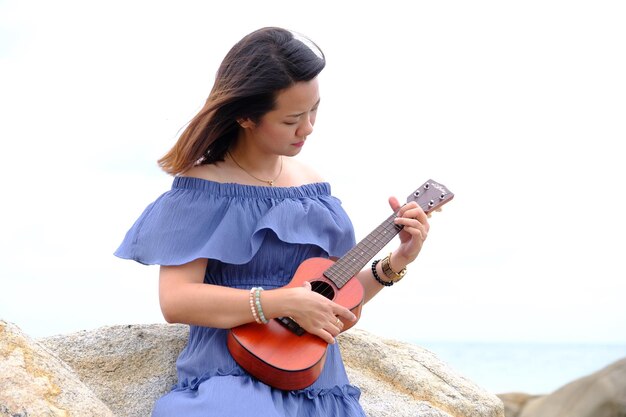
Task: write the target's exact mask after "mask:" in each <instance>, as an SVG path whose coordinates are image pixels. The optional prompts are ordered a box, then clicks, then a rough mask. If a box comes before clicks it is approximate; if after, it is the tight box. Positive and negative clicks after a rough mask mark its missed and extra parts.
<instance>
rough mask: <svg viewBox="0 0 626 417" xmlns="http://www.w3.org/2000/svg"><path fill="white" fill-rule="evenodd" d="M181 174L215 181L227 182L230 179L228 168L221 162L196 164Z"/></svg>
mask: <svg viewBox="0 0 626 417" xmlns="http://www.w3.org/2000/svg"><path fill="white" fill-rule="evenodd" d="M182 175H183V176H185V177H194V178H201V179H203V180H209V181H216V182H228V181H229V179H230V175H229V170H228V168H225V167H224V163H223V162H218V163H215V164H206V165H196V166H194V167H192V168H190V169H188V170H187V171H185V172H184V173H183V174H182Z"/></svg>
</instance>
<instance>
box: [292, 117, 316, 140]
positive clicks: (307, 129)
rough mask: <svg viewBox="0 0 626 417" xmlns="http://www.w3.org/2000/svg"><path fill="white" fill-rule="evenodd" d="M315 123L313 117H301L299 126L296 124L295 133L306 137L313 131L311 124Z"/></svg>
mask: <svg viewBox="0 0 626 417" xmlns="http://www.w3.org/2000/svg"><path fill="white" fill-rule="evenodd" d="M314 123H315V119H311V117H305V118H303V119H302V122H301V123H300V126H298V131H297V132H296V134H297V135H298V136H299V137H306V136H309V135H310V134H311V133H313V124H314Z"/></svg>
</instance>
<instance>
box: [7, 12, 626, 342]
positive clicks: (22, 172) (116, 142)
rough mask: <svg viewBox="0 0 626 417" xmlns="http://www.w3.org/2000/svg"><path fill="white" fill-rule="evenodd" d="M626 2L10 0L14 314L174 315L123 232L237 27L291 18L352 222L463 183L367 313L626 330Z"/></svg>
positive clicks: (166, 182)
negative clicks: (316, 58)
mask: <svg viewBox="0 0 626 417" xmlns="http://www.w3.org/2000/svg"><path fill="white" fill-rule="evenodd" d="M319 3H321V4H319ZM625 21H626V6H625V4H624V3H623V2H621V1H586V2H585V1H553V0H542V1H534V0H530V1H523V2H521V1H519V2H508V1H472V2H467V1H447V2H432V1H430V2H408V1H407V2H380V1H379V2H364V1H358V2H357V1H352V2H350V1H346V2H338V1H335V2H309V3H301V2H300V3H299V2H293V1H275V2H257V1H248V2H237V1H230V2H205V1H185V2H160V1H150V2H148V1H141V2H140V1H136V2H127V1H106V2H105V1H101V2H80V1H75V2H69V1H55V2H46V1H22V2H18V1H0V138H1V143H2V151H3V152H2V154H3V161H2V164H1V165H0V167H1V168H0V169H1V170H2V172H1V174H2V178H3V187H2V188H3V195H4V196H3V197H2V201H3V203H2V204H1V205H0V207H1V208H0V210H2V213H1V216H0V230H1V232H0V253H2V255H1V258H0V318H2V319H4V320H8V321H11V322H14V323H16V324H18V325H19V326H20V327H22V328H23V329H24V330H25V331H26V332H28V333H29V334H31V335H33V336H46V335H51V334H56V333H66V332H71V331H76V330H82V329H92V328H96V327H99V326H102V325H109V324H131V323H152V322H161V321H162V318H161V314H160V311H159V307H158V300H157V272H158V267H146V266H141V265H139V264H136V263H133V262H130V261H122V260H119V259H117V258H115V257H113V255H112V252H113V251H114V250H115V249H116V248H117V246H118V244H119V243H120V242H121V239H122V237H123V235H124V233H125V232H126V230H127V229H128V228H129V227H130V226H131V224H132V222H133V221H134V220H135V219H136V218H137V216H138V215H139V214H140V213H141V211H142V210H143V208H144V207H145V206H146V205H147V204H148V203H150V202H151V201H153V200H154V199H155V198H156V197H157V196H158V195H159V194H161V193H162V192H164V191H166V190H167V189H168V188H169V187H170V185H171V178H170V177H168V176H167V175H165V174H162V173H161V172H160V171H159V169H158V168H157V166H156V162H155V161H156V159H158V158H159V157H160V156H161V155H162V154H163V153H164V152H165V151H167V150H168V149H169V147H170V146H171V145H172V144H173V143H174V141H175V138H176V137H177V135H178V133H179V130H180V128H181V127H182V126H183V125H184V124H185V123H186V122H187V121H188V120H189V119H190V118H191V117H192V116H193V115H194V114H195V112H196V111H197V110H198V109H199V108H200V106H201V105H202V103H203V102H204V100H205V98H206V96H207V95H208V92H209V89H210V87H211V85H212V80H213V76H214V74H215V71H216V70H217V66H218V64H219V62H220V61H221V59H222V58H223V56H224V55H225V53H226V52H227V50H228V49H229V48H230V47H231V46H232V44H234V43H235V42H236V41H237V40H239V39H240V38H241V37H242V36H244V35H245V34H247V33H248V32H250V31H252V30H254V29H257V28H259V27H262V26H269V25H276V26H283V27H287V28H291V29H294V30H297V31H299V32H302V33H304V34H306V35H308V36H309V37H311V38H312V39H313V40H314V41H316V42H317V43H318V44H319V45H320V46H321V48H322V49H323V50H324V52H325V53H326V56H327V60H328V65H327V67H326V69H325V70H324V72H323V73H322V75H321V77H320V82H321V93H322V106H321V108H320V112H319V117H318V123H317V125H316V131H315V133H314V134H313V135H312V136H311V140H310V141H308V142H307V146H306V147H305V149H304V150H303V153H302V154H301V156H300V157H301V158H302V159H303V160H306V161H307V162H309V163H310V164H312V165H314V166H315V167H317V168H318V169H319V170H320V171H321V172H322V173H323V175H324V176H325V177H326V178H327V179H328V180H329V181H330V182H331V184H332V187H333V192H334V193H335V194H336V195H337V196H338V197H339V198H340V199H341V200H342V201H343V202H344V206H345V208H346V210H347V211H348V213H349V214H350V215H351V217H352V219H353V221H354V224H355V228H356V233H357V238H362V237H363V236H365V235H366V234H367V233H369V232H370V231H371V230H372V229H373V228H374V227H376V226H377V225H378V224H379V223H380V222H381V221H382V220H383V219H384V218H386V217H387V215H388V206H387V201H386V200H387V197H388V196H389V195H397V196H399V197H400V198H401V199H403V198H405V196H406V195H408V194H409V193H410V192H412V191H413V189H414V188H415V187H417V186H418V185H420V184H421V183H422V182H423V181H424V180H426V179H428V178H433V179H435V180H438V181H440V182H442V183H443V184H445V185H447V186H448V187H449V188H450V189H451V190H452V191H453V192H454V193H455V194H456V197H455V199H454V201H453V202H451V203H450V204H449V205H448V206H446V208H445V209H444V211H443V212H442V213H438V214H436V215H435V216H433V218H432V219H431V233H430V236H429V239H428V241H427V244H426V246H425V248H424V250H423V252H422V254H421V256H420V258H419V260H418V261H417V262H416V263H415V264H414V265H412V266H411V267H410V271H409V274H408V275H407V277H406V278H405V279H404V281H402V282H401V283H400V284H398V285H397V286H394V287H392V288H389V289H386V290H384V291H383V294H382V295H381V296H379V297H378V298H377V299H376V300H375V301H374V302H372V304H370V305H368V306H367V307H366V309H364V314H363V318H362V319H361V321H360V323H359V326H360V327H361V328H364V329H366V330H369V331H371V332H374V333H377V334H380V335H384V336H390V337H394V338H397V339H401V340H407V341H415V340H459V341H468V340H471V341H539V342H562V341H565V342H568V341H570V342H619V343H626V302H625V301H624V299H625V298H626V296H625V294H626V279H625V278H626V268H625V266H624V262H623V252H624V249H626V245H625V243H624V236H625V235H626V221H625V220H624V214H625V213H626V198H625V197H624V193H623V182H624V178H626V175H625V173H626V172H625V171H626V169H625V167H624V162H623V159H624V158H623V157H624V152H623V151H622V150H621V148H622V146H621V145H622V144H621V143H620V142H623V141H624V139H626V123H625V115H626V77H625V76H624V74H626V54H625V53H624V52H625V50H626V25H624V22H625ZM618 149H619V150H618ZM394 244H395V242H394Z"/></svg>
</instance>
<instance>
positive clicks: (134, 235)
mask: <svg viewBox="0 0 626 417" xmlns="http://www.w3.org/2000/svg"><path fill="white" fill-rule="evenodd" d="M324 65H325V60H324V56H323V54H322V52H321V51H320V50H319V49H318V48H317V47H316V46H315V45H314V44H313V43H312V42H310V41H309V40H307V39H305V38H302V37H301V36H298V35H294V34H293V33H292V32H290V31H287V30H284V29H280V28H263V29H260V30H257V31H255V32H253V33H251V34H249V35H247V36H246V37H244V38H243V39H242V40H241V41H239V42H238V43H237V44H236V45H235V46H234V47H233V48H232V49H231V50H230V51H229V52H228V54H227V55H226V57H225V59H224V61H223V62H222V64H221V66H220V68H219V70H218V73H217V75H216V80H215V84H214V87H213V89H212V91H211V93H210V95H209V97H208V99H207V101H206V104H205V105H204V107H203V108H202V110H201V111H200V112H199V113H198V114H197V115H196V116H195V117H194V118H193V120H192V121H191V122H190V123H189V125H188V126H187V128H186V129H185V130H184V132H183V133H182V135H181V136H180V138H179V139H178V141H177V143H176V144H175V145H174V147H173V148H172V149H171V150H170V151H169V152H168V153H167V154H166V155H165V156H164V157H163V158H161V160H160V161H159V163H160V166H161V167H162V168H163V169H164V170H165V171H166V172H168V173H169V174H172V175H174V176H175V178H174V184H173V187H172V189H171V190H170V191H168V192H166V193H165V194H163V195H162V196H161V197H159V199H157V200H156V201H155V202H154V203H152V204H151V205H150V206H148V208H147V209H146V210H145V211H144V213H143V214H142V215H141V216H140V218H139V219H138V220H137V221H136V223H135V224H134V225H133V227H132V228H131V229H130V230H129V232H128V233H127V235H126V237H125V239H124V241H123V243H122V245H121V246H120V247H119V249H118V250H117V252H116V255H117V256H119V257H122V258H126V259H133V260H136V261H138V262H141V263H144V264H157V265H161V267H160V277H159V299H160V304H161V309H162V311H163V315H164V317H165V319H166V320H167V321H168V322H171V323H186V324H189V325H190V335H189V342H188V345H187V346H186V348H185V349H184V350H183V351H182V353H181V354H180V356H179V358H178V361H177V370H178V384H177V385H176V386H175V387H174V388H173V390H172V391H171V392H170V393H168V394H166V395H165V396H163V397H162V398H161V399H160V400H159V401H157V403H156V404H155V407H154V410H153V416H186V417H194V416H255V417H257V416H281V417H282V416H335V417H336V416H363V415H364V413H363V410H362V409H361V407H360V405H359V403H358V398H359V394H360V392H359V390H358V389H357V388H355V387H353V386H351V385H350V384H349V382H348V379H347V377H346V373H345V370H344V367H343V364H342V360H341V357H340V353H339V349H338V347H337V345H336V344H335V337H336V336H337V335H338V334H339V333H340V332H341V331H342V329H343V327H344V324H343V322H345V323H351V322H354V321H355V320H356V317H355V315H354V314H353V313H352V312H351V311H350V310H348V309H347V308H345V307H343V306H341V305H339V304H336V303H334V302H333V301H331V300H329V299H328V298H326V297H324V296H322V295H320V294H318V293H317V292H315V291H311V286H310V285H309V284H308V283H306V284H305V285H304V286H302V287H300V286H298V287H295V288H282V287H284V286H285V285H286V284H287V283H289V282H290V280H291V278H292V277H293V275H294V272H295V270H296V269H297V267H298V265H299V264H300V263H301V262H302V261H304V260H305V259H308V258H311V257H324V258H328V257H331V256H336V257H340V256H342V255H343V254H345V253H346V252H347V251H348V250H349V249H350V248H351V247H353V246H354V244H355V241H354V231H353V228H352V225H351V223H350V220H349V218H348V217H347V215H346V213H345V212H344V211H343V209H342V208H341V205H340V202H339V200H337V199H336V198H335V197H333V196H332V195H331V193H330V185H329V184H328V183H326V182H324V180H323V179H322V178H320V177H319V176H318V175H317V174H316V173H315V171H314V170H312V169H311V168H309V167H307V166H305V165H303V164H302V163H300V162H298V161H297V160H295V159H293V158H292V157H293V156H295V155H297V154H298V153H300V151H301V150H302V148H303V146H304V145H305V143H306V140H307V138H308V137H309V135H310V134H311V133H312V132H313V125H314V124H315V118H316V112H317V108H318V106H319V104H320V94H319V85H318V79H317V75H318V74H319V73H320V72H321V71H322V69H323V68H324ZM389 201H390V205H391V208H392V209H393V210H396V211H398V215H397V218H396V220H395V222H396V223H397V224H398V225H402V226H404V228H403V230H402V232H400V245H399V246H398V248H397V249H396V250H395V251H393V253H392V254H391V255H390V257H388V258H386V259H384V260H383V261H385V262H386V263H385V262H376V263H374V264H373V268H366V269H364V270H363V271H361V272H360V273H359V274H357V276H356V277H355V278H354V279H358V280H359V281H360V282H361V283H362V285H363V288H364V294H365V295H364V301H368V300H369V299H371V298H372V297H373V296H374V295H375V294H376V293H377V292H378V291H380V290H381V289H382V288H384V287H385V286H389V285H391V284H392V283H393V282H394V280H397V279H398V278H399V277H401V276H402V275H403V273H404V271H405V268H406V266H407V265H408V264H409V263H411V262H412V261H413V260H414V259H415V258H416V257H417V255H418V253H419V251H420V249H421V247H422V244H423V242H424V239H425V238H426V235H427V233H428V228H429V226H428V222H427V216H426V215H425V214H424V212H423V210H422V209H421V208H419V207H418V206H417V204H415V203H411V204H407V205H405V206H403V207H400V205H399V204H398V201H397V200H396V199H395V198H390V200H389ZM383 263H385V267H386V268H385V269H384V270H383ZM263 289H264V290H263ZM277 317H291V318H292V319H293V320H295V322H296V323H298V324H299V325H300V326H301V327H302V328H303V329H304V330H306V331H307V332H309V333H311V334H313V335H316V336H319V337H320V338H321V339H323V340H324V341H326V342H327V343H329V348H328V353H327V355H326V362H325V366H324V368H323V371H322V373H321V375H320V376H319V378H318V379H317V380H316V381H315V382H314V383H313V384H312V385H311V386H309V387H306V388H305V389H301V390H292V391H282V390H279V389H276V388H272V387H270V386H268V385H266V384H264V383H263V382H261V381H259V380H257V379H256V378H254V377H252V376H251V375H249V374H248V373H247V372H246V371H244V370H243V369H242V368H241V367H240V366H239V365H238V364H237V363H236V362H235V360H234V359H233V358H232V356H231V355H230V354H229V352H228V349H227V346H226V337H227V333H228V329H230V328H233V327H235V326H239V325H242V324H245V323H251V322H254V321H256V322H258V323H266V322H267V321H268V320H271V319H273V318H277ZM342 321H343V322H342Z"/></svg>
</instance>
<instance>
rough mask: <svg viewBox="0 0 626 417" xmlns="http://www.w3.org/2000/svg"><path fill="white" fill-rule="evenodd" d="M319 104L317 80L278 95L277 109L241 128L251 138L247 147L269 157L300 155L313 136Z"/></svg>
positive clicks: (292, 87)
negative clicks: (272, 155)
mask: <svg viewBox="0 0 626 417" xmlns="http://www.w3.org/2000/svg"><path fill="white" fill-rule="evenodd" d="M319 103H320V95H319V85H318V81H317V78H314V79H312V80H311V81H301V82H298V83H296V84H294V85H293V86H291V87H289V88H287V89H285V90H283V91H281V92H280V93H279V94H278V96H277V97H276V108H275V109H274V110H272V111H270V112H268V113H266V114H265V115H263V117H261V119H260V120H259V121H258V123H254V122H252V121H250V120H248V121H246V122H244V123H243V124H242V126H243V127H244V129H245V130H246V133H247V135H246V136H248V135H251V136H250V139H251V141H250V142H249V144H250V145H253V146H258V147H259V148H260V150H262V151H264V152H268V153H273V154H279V155H286V156H293V155H296V154H298V153H299V152H300V150H301V149H302V147H303V146H304V143H305V141H306V138H307V136H308V135H310V134H311V133H312V132H313V125H314V124H315V116H316V114H317V107H318V106H319Z"/></svg>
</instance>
